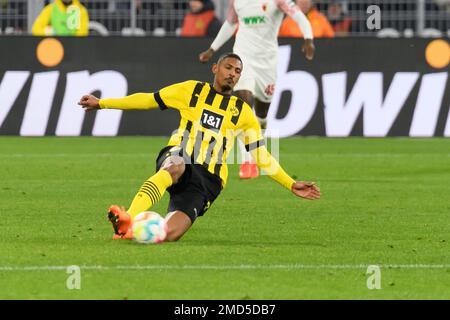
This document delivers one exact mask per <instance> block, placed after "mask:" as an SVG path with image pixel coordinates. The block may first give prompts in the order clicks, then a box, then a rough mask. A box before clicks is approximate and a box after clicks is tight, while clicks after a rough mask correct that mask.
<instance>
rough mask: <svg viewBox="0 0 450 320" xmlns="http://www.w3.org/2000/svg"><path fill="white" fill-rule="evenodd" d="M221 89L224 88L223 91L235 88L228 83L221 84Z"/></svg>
mask: <svg viewBox="0 0 450 320" xmlns="http://www.w3.org/2000/svg"><path fill="white" fill-rule="evenodd" d="M220 89H221V90H222V92H225V91H231V90H233V88H232V87H231V86H230V85H228V84H224V85H221V86H220Z"/></svg>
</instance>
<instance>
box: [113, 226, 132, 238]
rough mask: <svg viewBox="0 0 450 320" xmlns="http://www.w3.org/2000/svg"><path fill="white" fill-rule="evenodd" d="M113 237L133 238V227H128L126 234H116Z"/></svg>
mask: <svg viewBox="0 0 450 320" xmlns="http://www.w3.org/2000/svg"><path fill="white" fill-rule="evenodd" d="M113 239H114V240H117V239H125V240H133V229H132V228H130V229H128V231H127V233H125V234H124V235H119V234H114V235H113Z"/></svg>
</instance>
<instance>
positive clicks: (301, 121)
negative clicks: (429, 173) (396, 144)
mask: <svg viewBox="0 0 450 320" xmlns="http://www.w3.org/2000/svg"><path fill="white" fill-rule="evenodd" d="M290 60H291V46H290V45H286V46H280V47H279V56H278V72H277V74H278V78H277V83H276V85H275V87H276V91H275V94H274V96H273V99H272V104H271V107H270V109H269V114H268V125H269V126H268V129H274V128H277V129H278V130H279V131H278V133H279V134H280V137H288V136H291V135H295V134H298V133H299V132H300V131H301V130H302V129H303V128H305V127H306V126H307V125H308V124H309V122H310V120H311V118H312V116H313V115H314V113H315V112H316V109H317V108H318V107H319V106H321V103H322V101H321V100H319V98H320V97H322V99H323V108H324V109H323V117H324V127H325V134H326V136H329V137H347V136H349V135H350V134H351V131H352V129H353V128H354V126H355V123H356V121H357V119H358V117H359V115H360V114H361V113H362V121H363V135H364V136H366V137H384V136H387V135H388V133H389V131H390V129H391V128H392V127H393V125H394V122H395V120H396V119H397V117H398V115H399V113H400V111H401V110H403V108H404V107H405V103H406V101H407V99H408V98H410V97H415V96H414V93H415V92H416V91H415V88H416V87H418V91H417V98H414V99H415V107H414V109H413V110H414V111H413V115H412V120H411V122H410V127H409V136H411V137H432V136H434V134H435V131H436V127H437V122H438V119H439V113H440V112H441V109H442V105H443V101H445V100H444V95H445V92H446V88H447V80H448V72H435V73H429V74H422V73H420V72H413V71H411V72H396V73H395V75H394V77H393V79H392V81H391V82H390V83H389V84H388V87H387V88H384V77H385V75H384V74H383V72H360V73H359V74H358V75H357V78H356V81H355V83H354V85H353V87H351V88H348V79H347V78H348V72H346V71H342V72H334V73H326V74H322V75H321V77H320V79H321V81H320V80H318V79H316V77H315V76H314V75H312V74H310V73H308V72H305V71H297V70H293V71H290V70H289V64H290ZM417 85H418V86H417ZM320 90H322V92H321V91H320ZM347 90H348V92H349V94H347ZM284 91H288V92H290V93H291V96H292V98H291V102H290V106H289V107H288V112H287V113H286V115H285V116H284V118H281V119H280V118H277V113H278V110H279V109H280V107H281V103H280V102H281V95H282V93H283V92H284ZM384 92H386V93H384ZM299 106H301V107H299ZM443 135H444V136H446V137H450V116H447V120H446V125H445V129H444V134H443Z"/></svg>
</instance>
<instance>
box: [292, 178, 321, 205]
mask: <svg viewBox="0 0 450 320" xmlns="http://www.w3.org/2000/svg"><path fill="white" fill-rule="evenodd" d="M292 193H294V194H295V195H296V196H297V197H300V198H304V199H308V200H316V199H320V195H321V194H320V189H319V187H318V186H316V184H315V183H314V182H306V181H296V182H295V183H294V184H293V185H292Z"/></svg>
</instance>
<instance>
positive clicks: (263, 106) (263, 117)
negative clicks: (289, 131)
mask: <svg viewBox="0 0 450 320" xmlns="http://www.w3.org/2000/svg"><path fill="white" fill-rule="evenodd" d="M255 100H256V102H255V114H256V118H257V119H258V121H259V125H260V126H261V129H266V128H267V113H268V112H269V107H270V102H262V101H260V100H258V99H255Z"/></svg>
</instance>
